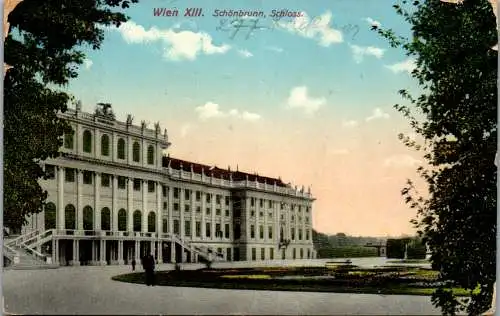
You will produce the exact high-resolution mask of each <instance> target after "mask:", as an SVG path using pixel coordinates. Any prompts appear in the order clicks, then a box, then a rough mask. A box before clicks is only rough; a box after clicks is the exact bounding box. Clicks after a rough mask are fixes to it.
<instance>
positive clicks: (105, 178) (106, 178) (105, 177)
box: [101, 173, 111, 188]
mask: <svg viewBox="0 0 500 316" xmlns="http://www.w3.org/2000/svg"><path fill="white" fill-rule="evenodd" d="M110 178H111V176H110V175H109V174H107V173H103V174H101V186H102V187H106V188H108V187H109V186H110V184H111V179H110Z"/></svg>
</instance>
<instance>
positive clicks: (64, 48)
mask: <svg viewBox="0 0 500 316" xmlns="http://www.w3.org/2000/svg"><path fill="white" fill-rule="evenodd" d="M137 1H138V0H130V1H125V0H55V1H39V0H24V1H23V2H21V3H20V4H19V5H18V6H17V7H16V8H15V9H14V10H13V11H12V12H11V13H10V14H9V16H8V22H9V23H10V31H9V35H8V37H7V38H6V39H5V45H4V49H5V51H4V59H5V62H6V63H7V64H9V65H11V66H13V68H12V69H10V70H9V71H8V72H7V74H6V76H5V78H4V226H6V227H10V228H13V229H19V228H20V227H21V225H23V224H24V223H25V222H26V219H27V217H28V216H30V215H31V214H33V213H38V212H40V211H41V210H42V208H43V205H44V201H45V199H46V197H47V193H46V192H45V191H44V190H43V189H42V188H41V187H40V185H39V183H38V180H39V179H41V178H43V177H46V176H47V175H46V174H45V171H44V170H43V168H42V167H41V166H40V162H41V161H43V160H45V159H47V158H54V157H57V156H58V155H59V148H60V146H61V145H62V139H61V136H62V135H63V133H64V132H68V131H69V125H68V124H67V123H66V122H64V121H62V120H61V119H59V118H58V117H57V113H59V112H64V111H66V109H67V105H68V102H69V101H70V100H71V96H70V95H68V94H67V93H65V92H63V91H61V90H60V89H57V87H60V86H62V85H66V84H67V83H68V82H69V80H70V79H72V78H75V77H76V76H77V75H78V66H79V65H81V64H82V63H83V61H84V58H85V55H84V53H83V51H82V49H83V47H84V46H86V45H87V46H90V47H92V48H93V49H99V48H100V45H101V43H102V41H103V39H104V29H103V26H111V25H115V26H119V25H120V23H122V22H125V21H126V20H127V17H126V16H125V15H124V14H123V13H121V12H119V10H120V8H121V9H124V8H127V7H128V6H129V4H130V3H135V2H137ZM58 211H62V210H58Z"/></svg>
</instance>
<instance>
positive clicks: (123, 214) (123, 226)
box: [118, 208, 140, 232]
mask: <svg viewBox="0 0 500 316" xmlns="http://www.w3.org/2000/svg"><path fill="white" fill-rule="evenodd" d="M118 230H119V231H122V232H123V231H126V230H127V211H125V209H123V208H122V209H120V210H119V211H118ZM139 230H140V228H139Z"/></svg>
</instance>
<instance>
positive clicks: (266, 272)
mask: <svg viewBox="0 0 500 316" xmlns="http://www.w3.org/2000/svg"><path fill="white" fill-rule="evenodd" d="M332 270H333V271H332ZM317 275H328V276H330V277H329V278H323V279H315V278H311V276H313V277H314V276H317ZM284 276H285V277H293V276H298V278H292V279H288V278H281V277H284ZM302 276H309V278H301V277H302ZM436 277H437V273H436V272H435V271H431V270H426V269H419V268H401V267H397V268H384V269H359V268H356V267H353V268H350V269H348V270H347V271H346V270H343V269H342V268H339V269H338V271H335V270H334V269H325V268H286V269H283V268H280V269H272V268H256V269H220V270H219V269H213V270H207V269H202V270H194V271H193V270H182V271H160V272H157V273H156V276H155V279H156V284H157V285H160V286H180V287H200V288H219V289H240V290H267V291H269V290H272V291H301V292H334V293H366V294H385V295H391V294H399V295H431V294H432V293H433V291H434V288H432V287H424V286H419V285H417V284H415V283H414V282H420V283H422V282H429V281H433V280H435V279H436ZM112 279H113V280H115V281H121V282H129V283H139V284H144V274H143V273H129V274H123V275H118V276H115V277H113V278H112ZM453 291H454V292H455V294H456V295H459V296H467V295H468V293H467V292H466V291H465V290H463V289H460V288H454V289H453Z"/></svg>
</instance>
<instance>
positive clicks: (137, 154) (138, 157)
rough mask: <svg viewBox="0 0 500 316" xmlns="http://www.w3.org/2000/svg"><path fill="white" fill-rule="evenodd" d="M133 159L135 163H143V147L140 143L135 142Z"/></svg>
mask: <svg viewBox="0 0 500 316" xmlns="http://www.w3.org/2000/svg"><path fill="white" fill-rule="evenodd" d="M132 159H133V160H134V161H135V162H140V161H141V145H139V143H138V142H134V146H133V147H132Z"/></svg>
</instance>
